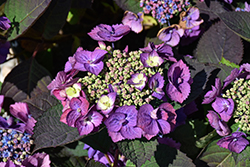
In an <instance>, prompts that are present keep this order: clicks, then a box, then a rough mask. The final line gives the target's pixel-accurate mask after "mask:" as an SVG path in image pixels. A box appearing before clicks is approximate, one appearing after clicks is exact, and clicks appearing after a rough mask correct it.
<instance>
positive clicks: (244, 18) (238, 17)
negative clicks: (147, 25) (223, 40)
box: [218, 12, 250, 41]
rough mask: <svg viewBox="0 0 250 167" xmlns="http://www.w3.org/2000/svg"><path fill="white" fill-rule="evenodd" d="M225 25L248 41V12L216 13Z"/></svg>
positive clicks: (249, 18)
mask: <svg viewBox="0 0 250 167" xmlns="http://www.w3.org/2000/svg"><path fill="white" fill-rule="evenodd" d="M218 16H219V17H220V19H221V20H222V21H223V22H224V23H225V24H226V26H227V27H228V28H229V29H230V30H232V31H233V32H235V33H236V34H237V35H239V36H240V37H242V38H243V39H245V40H247V41H250V13H249V12H224V13H220V14H218Z"/></svg>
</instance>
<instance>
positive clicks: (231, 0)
mask: <svg viewBox="0 0 250 167" xmlns="http://www.w3.org/2000/svg"><path fill="white" fill-rule="evenodd" d="M224 2H226V3H228V4H231V3H232V2H233V0H224Z"/></svg>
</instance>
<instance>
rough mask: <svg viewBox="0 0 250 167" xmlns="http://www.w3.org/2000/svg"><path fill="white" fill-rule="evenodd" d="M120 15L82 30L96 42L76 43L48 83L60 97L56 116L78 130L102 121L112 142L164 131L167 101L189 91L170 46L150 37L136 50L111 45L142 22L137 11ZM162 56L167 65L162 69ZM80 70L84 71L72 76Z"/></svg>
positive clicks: (171, 119)
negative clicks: (109, 22)
mask: <svg viewBox="0 0 250 167" xmlns="http://www.w3.org/2000/svg"><path fill="white" fill-rule="evenodd" d="M124 17H125V19H123V24H116V25H111V26H110V25H105V24H100V25H98V26H96V27H95V28H94V29H92V31H91V32H89V33H88V35H89V36H90V37H92V38H93V39H94V40H97V41H99V42H98V43H99V47H97V48H96V49H95V50H94V51H88V50H84V49H83V48H81V47H79V48H78V49H77V51H76V52H75V54H74V55H73V56H72V57H69V60H68V62H66V64H65V68H64V71H60V72H59V73H58V74H57V76H56V78H55V79H54V80H53V81H52V82H51V83H50V84H49V85H48V89H49V90H51V94H53V95H55V97H57V99H59V100H60V101H61V102H62V105H63V113H62V116H61V119H60V121H61V122H63V123H65V124H67V125H68V126H71V127H76V128H77V129H78V131H79V134H80V135H87V134H89V133H91V132H94V131H97V130H98V128H99V127H100V125H101V124H102V123H104V124H105V125H106V127H107V129H108V133H109V135H110V137H111V138H112V140H113V141H114V142H117V141H120V140H123V139H135V138H141V137H142V136H144V137H146V138H147V139H148V140H150V139H151V138H152V137H154V136H156V135H163V134H167V133H170V132H171V131H172V130H173V129H174V127H175V124H176V116H177V115H176V112H175V109H174V108H173V106H172V105H171V104H170V103H169V102H168V101H176V102H179V103H182V102H183V101H184V100H185V99H187V97H188V95H189V93H190V89H191V86H190V84H191V83H192V78H191V77H190V72H189V68H188V66H187V65H186V64H185V63H184V62H183V61H182V60H179V61H177V60H176V59H175V58H174V55H173V52H172V48H171V46H170V45H168V44H166V43H162V44H159V45H155V44H154V43H153V42H150V43H149V44H148V46H147V47H145V48H140V49H139V50H137V51H128V47H126V48H125V49H124V50H119V49H114V43H113V42H115V41H117V40H120V39H121V38H122V37H123V36H124V35H126V34H127V33H129V32H130V31H131V30H132V31H134V30H138V29H139V28H138V27H140V26H142V25H140V26H139V23H141V20H140V17H139V16H138V15H135V14H132V13H129V12H125V16H124ZM126 17H129V18H132V19H131V20H132V21H131V20H130V19H126ZM124 20H125V21H124ZM133 21H134V22H133ZM132 27H137V28H132ZM103 41H108V42H111V43H112V47H111V46H106V45H105V43H104V42H103ZM166 61H168V62H169V63H172V65H171V66H170V67H169V69H168V72H167V74H163V69H162V66H163V65H164V63H165V62H166ZM80 71H82V72H85V73H86V74H87V75H86V76H85V77H83V78H77V77H76V75H77V73H78V72H80ZM164 75H165V76H166V77H167V78H165V79H164ZM154 99H159V100H161V101H162V104H161V105H159V106H158V108H153V107H152V106H151V104H150V102H151V101H152V100H154Z"/></svg>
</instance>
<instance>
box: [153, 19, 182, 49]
mask: <svg viewBox="0 0 250 167" xmlns="http://www.w3.org/2000/svg"><path fill="white" fill-rule="evenodd" d="M183 34H184V30H183V29H182V28H181V27H180V26H179V25H177V24H173V25H171V26H169V27H164V28H162V29H161V30H160V31H159V32H158V34H157V37H158V38H159V39H160V40H161V41H163V42H165V43H166V44H168V45H170V46H172V47H174V46H176V45H178V44H179V42H180V38H181V37H182V36H183Z"/></svg>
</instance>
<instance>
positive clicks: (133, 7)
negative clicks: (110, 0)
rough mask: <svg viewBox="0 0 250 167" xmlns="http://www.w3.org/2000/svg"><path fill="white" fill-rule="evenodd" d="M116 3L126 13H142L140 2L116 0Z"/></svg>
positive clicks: (137, 0) (138, 0)
mask: <svg viewBox="0 0 250 167" xmlns="http://www.w3.org/2000/svg"><path fill="white" fill-rule="evenodd" d="M115 2H116V4H117V5H118V6H119V7H120V8H122V9H123V10H124V11H126V10H128V11H131V12H134V13H138V12H142V8H141V7H140V0H115Z"/></svg>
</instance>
